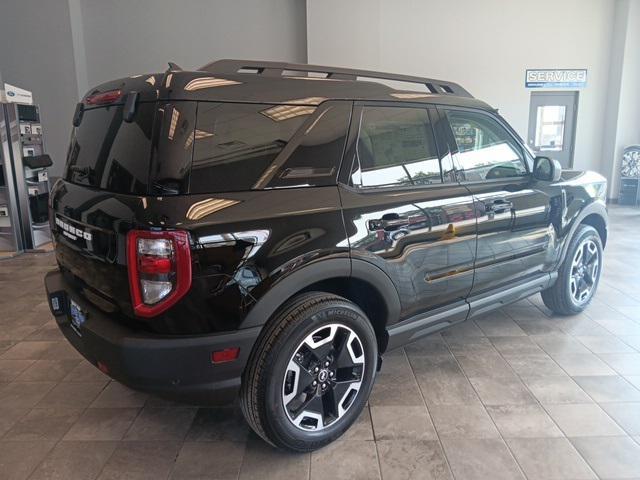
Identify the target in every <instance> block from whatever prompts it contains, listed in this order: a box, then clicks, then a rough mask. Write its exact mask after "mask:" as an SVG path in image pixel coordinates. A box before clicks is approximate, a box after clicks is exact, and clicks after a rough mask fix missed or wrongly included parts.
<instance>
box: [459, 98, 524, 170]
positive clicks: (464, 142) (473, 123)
mask: <svg viewBox="0 0 640 480" xmlns="http://www.w3.org/2000/svg"><path fill="white" fill-rule="evenodd" d="M447 117H448V118H449V123H450V125H451V130H452V131H453V136H454V138H455V141H456V144H457V145H458V155H457V159H458V163H459V164H460V168H461V169H462V172H461V173H462V178H461V180H466V181H478V180H491V179H497V178H508V177H520V176H523V175H526V174H527V168H526V166H525V162H524V159H523V156H522V150H521V148H520V146H519V145H518V144H517V143H516V142H515V140H514V139H513V137H512V136H511V135H509V132H507V131H506V130H505V129H504V127H502V125H500V124H499V123H498V122H497V121H496V120H494V119H493V118H491V117H490V116H488V115H485V114H481V113H475V112H469V111H463V110H448V111H447Z"/></svg>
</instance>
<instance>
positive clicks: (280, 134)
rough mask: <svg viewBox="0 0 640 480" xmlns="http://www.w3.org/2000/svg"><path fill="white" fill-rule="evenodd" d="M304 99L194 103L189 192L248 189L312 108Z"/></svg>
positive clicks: (307, 116)
mask: <svg viewBox="0 0 640 480" xmlns="http://www.w3.org/2000/svg"><path fill="white" fill-rule="evenodd" d="M315 108H316V107H314V106H307V105H270V104H240V103H209V102H201V103H200V104H199V105H198V118H197V121H196V129H195V132H194V138H195V142H194V152H193V162H192V166H191V181H190V189H189V190H190V192H191V193H211V192H228V191H234V190H250V189H252V188H254V185H255V184H256V183H257V182H258V181H259V180H260V179H261V178H262V177H263V175H264V174H268V172H267V169H268V168H269V167H270V166H271V165H272V163H273V162H274V160H275V159H276V157H277V156H278V154H279V153H280V152H281V151H282V150H283V149H284V148H285V146H286V145H287V143H288V142H289V140H291V138H292V137H293V136H294V134H295V133H296V131H297V130H298V129H299V128H300V127H301V126H302V124H303V123H304V122H305V121H306V120H307V119H308V118H309V116H310V115H311V114H313V112H314V111H315Z"/></svg>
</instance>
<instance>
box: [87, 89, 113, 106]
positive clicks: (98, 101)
mask: <svg viewBox="0 0 640 480" xmlns="http://www.w3.org/2000/svg"><path fill="white" fill-rule="evenodd" d="M121 97H122V90H109V91H108V92H102V93H96V94H95V95H91V96H89V97H87V98H85V99H84V103H86V104H87V105H104V104H107V103H113V102H117V101H118V100H120V98H121Z"/></svg>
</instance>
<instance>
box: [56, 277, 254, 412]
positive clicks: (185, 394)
mask: <svg viewBox="0 0 640 480" xmlns="http://www.w3.org/2000/svg"><path fill="white" fill-rule="evenodd" d="M45 286H46V290H47V298H48V299H49V307H50V309H51V311H52V313H53V315H54V316H55V319H56V322H57V324H58V327H59V328H60V330H61V331H62V333H63V334H64V336H65V337H66V338H67V340H68V341H69V343H71V345H73V347H74V348H75V349H76V350H78V352H80V353H81V354H82V356H84V357H85V358H86V359H87V360H88V361H90V362H91V363H92V364H93V365H96V366H97V364H98V362H100V363H101V364H102V365H106V367H107V369H108V375H109V376H110V377H112V378H114V379H115V380H117V381H119V382H121V383H123V384H125V385H127V386H129V387H131V388H133V389H136V390H141V391H145V392H149V393H154V394H157V395H159V396H162V397H165V398H170V399H172V400H178V401H182V402H188V403H194V404H201V405H214V404H224V403H229V402H232V401H233V400H234V399H235V398H236V396H237V394H238V390H239V388H240V382H241V376H242V372H243V371H244V367H245V365H246V363H247V361H248V358H249V355H250V353H251V349H252V348H253V344H254V343H255V341H256V339H257V338H258V335H259V333H260V331H261V327H255V328H248V329H243V330H237V331H234V332H225V333H219V334H211V335H200V336H167V335H154V334H151V333H146V332H142V333H140V332H136V331H134V330H132V329H128V328H126V327H125V326H123V325H121V324H118V323H116V322H114V321H113V319H111V318H109V317H108V316H107V315H106V314H105V313H103V312H102V311H100V310H99V309H98V308H96V307H95V306H94V305H93V304H91V303H90V302H88V301H87V300H86V299H85V298H84V297H82V296H81V295H79V294H78V293H77V292H76V291H75V290H73V288H72V287H71V286H70V285H69V284H68V283H67V282H66V280H65V279H64V277H63V275H62V273H60V271H59V270H54V271H52V272H49V273H48V274H47V275H46V277H45ZM61 297H62V298H64V301H63V303H64V306H65V308H64V311H62V312H61V311H60V309H59V308H58V309H57V310H54V308H53V307H54V305H52V301H51V299H52V298H58V299H59V300H58V305H59V304H60V298H61ZM69 299H73V301H74V302H75V303H77V304H78V305H79V306H80V307H81V308H82V310H83V311H85V312H87V319H86V321H85V322H84V323H83V324H82V327H81V329H80V332H81V334H82V336H79V335H78V334H77V333H76V331H75V330H74V329H73V328H72V327H71V322H70V320H69V314H68V303H69V302H68V300H69ZM54 303H55V302H54ZM230 347H239V348H240V354H239V357H238V359H237V360H234V361H231V362H228V363H223V364H216V365H214V364H213V363H212V362H211V352H213V351H217V350H223V349H225V348H230Z"/></svg>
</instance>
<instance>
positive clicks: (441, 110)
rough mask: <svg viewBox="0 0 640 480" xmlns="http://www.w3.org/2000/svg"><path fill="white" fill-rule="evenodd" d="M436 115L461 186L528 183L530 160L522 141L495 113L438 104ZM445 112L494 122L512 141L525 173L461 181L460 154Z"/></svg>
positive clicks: (530, 167)
mask: <svg viewBox="0 0 640 480" xmlns="http://www.w3.org/2000/svg"><path fill="white" fill-rule="evenodd" d="M436 109H437V111H438V114H439V115H440V118H441V119H443V120H444V122H443V124H444V129H445V132H444V134H445V137H446V140H447V143H448V147H449V151H450V152H451V156H452V157H453V164H454V168H455V170H456V177H457V179H458V183H459V184H461V185H473V184H483V185H484V184H490V183H504V182H510V183H513V182H523V181H529V180H530V179H531V171H532V161H533V160H532V159H531V158H530V156H529V155H528V154H527V151H526V149H525V148H524V146H523V142H522V139H521V138H520V137H519V136H518V134H517V133H516V132H515V131H514V130H513V128H512V127H511V125H509V124H508V123H507V122H506V121H505V120H504V119H503V118H502V117H501V116H500V115H498V114H497V112H489V111H487V110H482V109H479V108H471V107H459V106H455V105H441V104H438V105H437V106H436ZM447 111H461V112H469V113H474V114H479V115H484V116H486V117H488V118H490V119H492V120H493V121H495V122H496V123H497V124H498V125H499V126H500V127H502V128H503V130H504V131H505V132H506V133H507V135H508V137H509V138H510V139H511V140H512V141H513V143H514V146H516V147H517V148H518V153H519V154H520V156H521V157H522V163H523V164H524V168H525V170H526V173H525V174H523V175H519V176H517V177H504V178H491V179H484V180H463V179H462V178H461V175H459V174H458V172H460V171H462V172H464V169H463V168H462V166H461V165H460V164H459V161H458V155H459V153H460V151H459V149H458V143H457V142H456V139H455V136H454V134H453V130H452V128H451V123H450V122H449V117H448V116H447Z"/></svg>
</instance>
